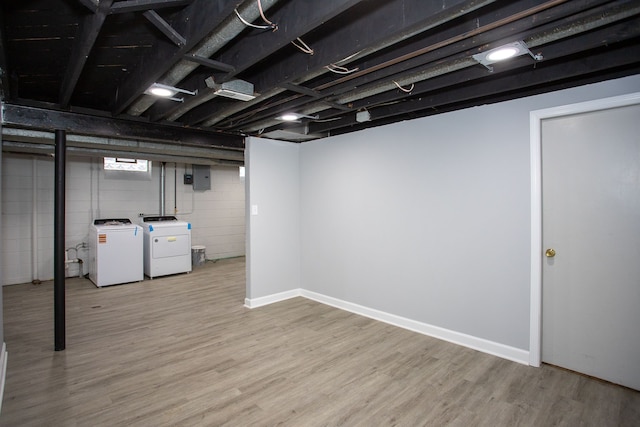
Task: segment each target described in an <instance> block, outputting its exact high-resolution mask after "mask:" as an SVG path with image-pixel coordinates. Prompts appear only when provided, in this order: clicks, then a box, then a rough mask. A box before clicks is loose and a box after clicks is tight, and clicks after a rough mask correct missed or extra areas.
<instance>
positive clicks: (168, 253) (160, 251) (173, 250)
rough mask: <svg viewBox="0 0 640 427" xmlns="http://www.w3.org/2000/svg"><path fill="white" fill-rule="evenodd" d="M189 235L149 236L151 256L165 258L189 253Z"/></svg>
mask: <svg viewBox="0 0 640 427" xmlns="http://www.w3.org/2000/svg"><path fill="white" fill-rule="evenodd" d="M190 240H191V239H189V234H188V233H185V234H163V235H162V236H158V235H152V236H151V248H152V249H151V256H152V257H153V258H154V259H156V258H167V257H174V256H182V255H185V254H187V255H188V254H190V253H191V242H190Z"/></svg>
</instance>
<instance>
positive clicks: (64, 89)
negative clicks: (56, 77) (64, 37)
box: [60, 0, 113, 107]
mask: <svg viewBox="0 0 640 427" xmlns="http://www.w3.org/2000/svg"><path fill="white" fill-rule="evenodd" d="M111 3H113V0H101V1H100V5H99V6H98V9H97V10H96V12H95V13H93V14H91V15H87V16H85V17H84V18H83V19H82V21H81V23H80V28H78V31H77V33H76V36H75V37H74V39H73V48H72V50H71V59H70V60H69V65H68V67H67V70H66V72H65V73H64V80H63V82H62V86H61V88H60V105H62V106H63V107H66V106H68V105H69V100H70V99H71V95H73V91H74V90H75V88H76V85H77V83H78V79H79V78H80V74H81V73H82V70H83V69H84V66H85V64H86V63H87V59H88V58H89V55H90V54H91V50H92V49H93V45H94V44H95V42H96V39H97V38H98V34H99V33H100V30H101V29H102V25H103V24H104V20H105V18H106V16H107V13H108V11H109V8H110V7H111Z"/></svg>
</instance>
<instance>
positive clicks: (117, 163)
mask: <svg viewBox="0 0 640 427" xmlns="http://www.w3.org/2000/svg"><path fill="white" fill-rule="evenodd" d="M104 176H105V178H109V179H134V180H143V181H150V180H151V162H150V161H149V160H142V159H127V158H123V157H105V158H104Z"/></svg>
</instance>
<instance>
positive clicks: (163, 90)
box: [144, 83, 198, 102]
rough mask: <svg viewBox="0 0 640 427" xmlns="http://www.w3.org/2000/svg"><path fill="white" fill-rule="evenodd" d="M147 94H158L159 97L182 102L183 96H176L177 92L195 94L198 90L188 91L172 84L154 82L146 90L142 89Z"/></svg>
mask: <svg viewBox="0 0 640 427" xmlns="http://www.w3.org/2000/svg"><path fill="white" fill-rule="evenodd" d="M144 93H146V94H147V95H153V96H159V97H161V98H166V99H170V100H172V101H177V102H184V99H183V98H176V97H175V95H177V94H178V93H186V94H187V95H191V96H195V95H197V94H198V91H197V90H196V91H193V92H192V91H190V90H186V89H180V88H177V87H173V86H168V85H163V84H162V83H154V84H152V85H151V86H149V88H147V90H145V91H144Z"/></svg>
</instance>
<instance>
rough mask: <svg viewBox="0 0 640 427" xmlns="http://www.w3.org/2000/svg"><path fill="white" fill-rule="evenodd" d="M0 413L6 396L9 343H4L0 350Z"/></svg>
mask: <svg viewBox="0 0 640 427" xmlns="http://www.w3.org/2000/svg"><path fill="white" fill-rule="evenodd" d="M0 351H1V352H2V353H0V413H1V412H2V399H3V398H4V382H5V379H6V378H7V356H8V353H7V344H6V343H4V342H3V343H2V350H0Z"/></svg>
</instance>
